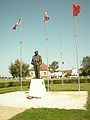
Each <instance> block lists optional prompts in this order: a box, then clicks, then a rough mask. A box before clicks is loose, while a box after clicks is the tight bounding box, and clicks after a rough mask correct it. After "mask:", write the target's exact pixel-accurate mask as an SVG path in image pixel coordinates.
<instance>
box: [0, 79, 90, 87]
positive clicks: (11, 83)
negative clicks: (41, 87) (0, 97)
mask: <svg viewBox="0 0 90 120" xmlns="http://www.w3.org/2000/svg"><path fill="white" fill-rule="evenodd" d="M30 82H31V80H23V81H22V85H23V86H29V85H30ZM61 83H62V79H50V80H49V84H61ZM63 83H66V84H68V83H72V84H73V83H78V79H77V78H73V79H71V78H70V79H69V78H68V79H63ZM80 83H90V78H88V79H83V78H82V79H80ZM45 84H48V80H45ZM14 86H20V81H19V80H11V81H10V80H9V81H8V80H2V81H0V88H4V87H14Z"/></svg>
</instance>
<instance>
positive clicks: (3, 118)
mask: <svg viewBox="0 0 90 120" xmlns="http://www.w3.org/2000/svg"><path fill="white" fill-rule="evenodd" d="M24 110H25V109H24V108H15V107H7V106H0V120H8V119H9V118H11V117H13V116H15V115H16V114H18V113H21V112H23V111H24Z"/></svg>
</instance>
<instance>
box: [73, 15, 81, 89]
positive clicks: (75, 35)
mask: <svg viewBox="0 0 90 120" xmlns="http://www.w3.org/2000/svg"><path fill="white" fill-rule="evenodd" d="M73 28H74V39H75V47H76V62H77V71H78V89H79V91H80V78H79V63H78V45H77V37H78V36H77V32H76V24H75V17H74V16H73Z"/></svg>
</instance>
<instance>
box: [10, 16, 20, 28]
mask: <svg viewBox="0 0 90 120" xmlns="http://www.w3.org/2000/svg"><path fill="white" fill-rule="evenodd" d="M21 22H22V18H20V19H19V20H18V21H17V22H16V24H15V25H14V26H13V27H12V29H13V30H16V29H17V27H18V26H20V24H21Z"/></svg>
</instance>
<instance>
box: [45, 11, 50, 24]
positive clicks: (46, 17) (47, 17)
mask: <svg viewBox="0 0 90 120" xmlns="http://www.w3.org/2000/svg"><path fill="white" fill-rule="evenodd" d="M48 20H49V16H48V13H47V12H45V13H44V22H47V21H48Z"/></svg>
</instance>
